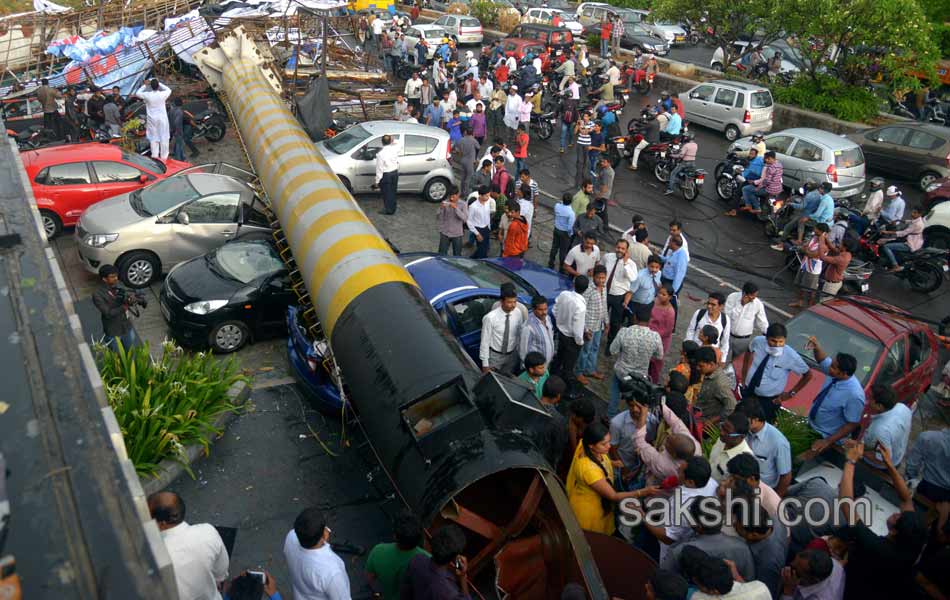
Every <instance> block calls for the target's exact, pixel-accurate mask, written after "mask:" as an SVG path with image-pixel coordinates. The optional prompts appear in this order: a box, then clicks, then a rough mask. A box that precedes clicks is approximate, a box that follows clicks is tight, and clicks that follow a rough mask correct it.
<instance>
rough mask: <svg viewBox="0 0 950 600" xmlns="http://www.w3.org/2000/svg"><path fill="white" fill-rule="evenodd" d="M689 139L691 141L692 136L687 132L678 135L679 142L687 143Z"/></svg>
mask: <svg viewBox="0 0 950 600" xmlns="http://www.w3.org/2000/svg"><path fill="white" fill-rule="evenodd" d="M691 139H693V134H692V133H690V132H688V131H684V132H683V133H681V134H680V141H682V142H688V141H690V140H691Z"/></svg>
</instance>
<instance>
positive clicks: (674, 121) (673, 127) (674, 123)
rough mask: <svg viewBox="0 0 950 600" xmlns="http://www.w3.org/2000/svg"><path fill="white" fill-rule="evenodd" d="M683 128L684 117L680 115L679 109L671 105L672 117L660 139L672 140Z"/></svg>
mask: <svg viewBox="0 0 950 600" xmlns="http://www.w3.org/2000/svg"><path fill="white" fill-rule="evenodd" d="M682 130H683V117H681V116H680V113H679V110H678V109H677V108H676V107H675V106H672V107H670V118H669V121H667V123H666V127H665V128H664V129H663V132H662V133H661V134H660V140H664V139H667V140H671V139H673V138H675V137H677V136H678V135H679V134H680V132H682Z"/></svg>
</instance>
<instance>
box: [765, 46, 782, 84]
mask: <svg viewBox="0 0 950 600" xmlns="http://www.w3.org/2000/svg"><path fill="white" fill-rule="evenodd" d="M781 71H782V51H781V50H776V51H775V54H773V55H772V58H770V59H769V63H768V75H769V79H774V78H775V77H776V76H777V75H778V74H779V73H780V72H781Z"/></svg>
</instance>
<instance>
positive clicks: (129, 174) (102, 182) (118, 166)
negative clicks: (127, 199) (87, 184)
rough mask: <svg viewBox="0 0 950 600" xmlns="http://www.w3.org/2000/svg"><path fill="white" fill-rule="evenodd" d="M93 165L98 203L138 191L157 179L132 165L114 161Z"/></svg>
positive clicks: (101, 161) (98, 162)
mask: <svg viewBox="0 0 950 600" xmlns="http://www.w3.org/2000/svg"><path fill="white" fill-rule="evenodd" d="M91 165H92V173H93V175H94V176H95V178H96V201H99V200H105V199H106V198H111V197H113V196H118V195H119V194H126V193H128V192H131V191H132V190H137V189H138V188H140V187H142V186H143V185H145V184H146V183H148V182H149V181H153V180H154V179H155V177H154V176H152V175H150V174H148V173H145V172H144V171H141V170H139V169H137V168H135V167H133V166H132V165H127V164H125V163H121V162H116V161H113V160H96V161H93V162H92V163H91Z"/></svg>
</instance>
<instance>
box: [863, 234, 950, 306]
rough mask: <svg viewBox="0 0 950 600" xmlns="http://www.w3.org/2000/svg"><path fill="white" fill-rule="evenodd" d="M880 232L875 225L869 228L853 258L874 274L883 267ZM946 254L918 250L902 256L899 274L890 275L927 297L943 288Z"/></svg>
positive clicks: (945, 252) (928, 249)
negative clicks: (862, 262)
mask: <svg viewBox="0 0 950 600" xmlns="http://www.w3.org/2000/svg"><path fill="white" fill-rule="evenodd" d="M883 238H884V235H883V230H882V229H881V227H880V226H879V225H878V224H877V223H873V224H871V225H870V226H869V227H868V228H867V230H866V231H865V232H864V235H862V236H861V239H860V240H859V242H858V251H857V253H856V254H857V256H858V258H860V259H861V260H863V261H866V262H867V263H868V264H869V265H873V266H874V268H875V271H877V270H883V269H884V267H885V264H886V261H885V259H884V257H883V256H882V252H881V249H882V247H883V246H884V244H885V243H887V242H886V240H885V239H883ZM948 255H950V252H948V251H947V250H940V249H938V248H921V249H920V250H918V251H917V252H912V253H911V254H908V255H905V256H904V257H903V260H902V261H901V266H902V267H903V269H902V270H900V271H897V272H893V273H891V274H892V275H896V276H897V277H898V279H906V280H907V282H908V283H909V284H910V287H911V289H913V290H914V291H916V292H921V293H924V294H929V293H930V292H934V291H936V290H937V289H939V288H940V286H941V285H942V284H943V279H944V274H945V273H946V272H947V271H950V266H948V264H947V258H948Z"/></svg>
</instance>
